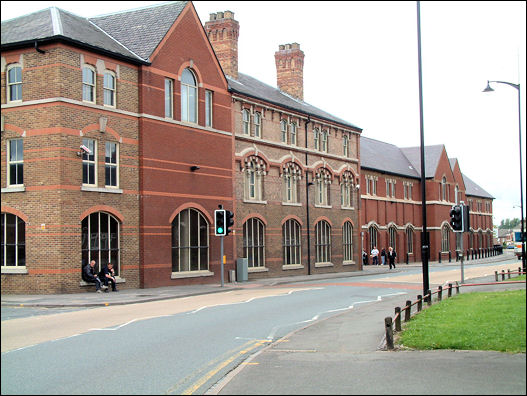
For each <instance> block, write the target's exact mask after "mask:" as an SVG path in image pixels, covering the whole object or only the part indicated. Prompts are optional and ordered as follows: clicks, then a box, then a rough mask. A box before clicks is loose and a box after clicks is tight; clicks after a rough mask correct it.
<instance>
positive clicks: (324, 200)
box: [315, 168, 331, 206]
mask: <svg viewBox="0 0 527 396" xmlns="http://www.w3.org/2000/svg"><path fill="white" fill-rule="evenodd" d="M330 184H331V179H330V174H329V172H328V171H327V170H326V169H324V168H321V169H319V170H318V172H317V173H316V175H315V185H316V196H315V199H316V201H315V202H316V203H315V204H316V205H319V206H329V204H330V201H329V198H330V197H329V186H330Z"/></svg>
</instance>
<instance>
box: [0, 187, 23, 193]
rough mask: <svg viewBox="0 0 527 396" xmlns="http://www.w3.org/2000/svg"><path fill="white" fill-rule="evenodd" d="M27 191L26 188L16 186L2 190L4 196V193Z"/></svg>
mask: <svg viewBox="0 0 527 396" xmlns="http://www.w3.org/2000/svg"><path fill="white" fill-rule="evenodd" d="M24 191H26V187H25V186H14V187H6V188H2V194H4V193H15V192H24Z"/></svg>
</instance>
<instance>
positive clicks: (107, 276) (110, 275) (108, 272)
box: [99, 263, 119, 292]
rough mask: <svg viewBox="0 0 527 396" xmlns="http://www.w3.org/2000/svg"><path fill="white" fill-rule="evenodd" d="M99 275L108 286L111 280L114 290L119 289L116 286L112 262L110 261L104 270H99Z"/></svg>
mask: <svg viewBox="0 0 527 396" xmlns="http://www.w3.org/2000/svg"><path fill="white" fill-rule="evenodd" d="M99 277H100V278H101V281H102V283H104V285H105V286H106V287H108V282H110V283H111V284H112V291H114V292H116V291H119V290H117V287H116V284H117V282H116V281H115V271H114V269H113V264H112V263H108V264H107V265H106V266H105V267H104V268H103V269H102V271H101V272H99Z"/></svg>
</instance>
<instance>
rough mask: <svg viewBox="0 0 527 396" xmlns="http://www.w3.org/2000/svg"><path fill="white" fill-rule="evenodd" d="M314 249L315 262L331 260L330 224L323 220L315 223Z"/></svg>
mask: <svg viewBox="0 0 527 396" xmlns="http://www.w3.org/2000/svg"><path fill="white" fill-rule="evenodd" d="M315 250H316V259H315V261H316V262H317V263H329V262H331V226H330V225H329V223H328V222H327V221H325V220H321V221H319V222H318V223H317V224H316V225H315Z"/></svg>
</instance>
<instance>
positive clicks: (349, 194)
mask: <svg viewBox="0 0 527 396" xmlns="http://www.w3.org/2000/svg"><path fill="white" fill-rule="evenodd" d="M353 180H354V178H353V174H352V173H351V172H349V171H346V172H344V174H343V175H342V182H341V184H340V204H341V206H342V207H343V208H352V207H353V190H354V183H353Z"/></svg>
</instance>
